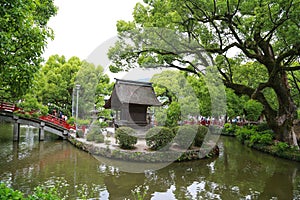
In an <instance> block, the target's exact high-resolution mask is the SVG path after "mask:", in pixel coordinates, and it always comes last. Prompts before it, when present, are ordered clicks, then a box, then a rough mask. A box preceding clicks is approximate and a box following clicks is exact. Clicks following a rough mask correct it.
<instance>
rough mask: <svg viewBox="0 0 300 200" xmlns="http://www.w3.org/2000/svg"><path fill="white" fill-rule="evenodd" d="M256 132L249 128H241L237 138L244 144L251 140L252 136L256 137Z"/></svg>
mask: <svg viewBox="0 0 300 200" xmlns="http://www.w3.org/2000/svg"><path fill="white" fill-rule="evenodd" d="M255 133H256V131H255V130H254V129H249V128H248V127H243V128H240V129H238V130H237V131H236V137H237V139H238V140H239V141H241V142H242V143H244V142H245V141H246V140H249V139H250V137H251V135H254V134H255Z"/></svg>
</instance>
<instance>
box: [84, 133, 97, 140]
mask: <svg viewBox="0 0 300 200" xmlns="http://www.w3.org/2000/svg"><path fill="white" fill-rule="evenodd" d="M95 136H96V135H95V134H94V133H91V132H90V133H88V134H87V135H86V141H95Z"/></svg>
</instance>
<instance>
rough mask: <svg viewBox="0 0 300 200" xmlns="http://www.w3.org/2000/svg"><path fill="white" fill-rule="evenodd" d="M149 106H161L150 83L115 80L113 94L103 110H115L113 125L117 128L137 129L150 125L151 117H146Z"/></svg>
mask: <svg viewBox="0 0 300 200" xmlns="http://www.w3.org/2000/svg"><path fill="white" fill-rule="evenodd" d="M150 106H161V103H160V102H159V101H158V99H157V97H156V95H155V93H154V90H153V87H152V83H150V82H140V81H130V80H122V79H116V83H115V85H114V88H113V92H112V94H111V96H110V98H109V99H108V100H107V101H106V103H105V105H104V108H106V109H113V110H115V112H116V115H115V119H114V120H115V122H114V123H115V125H116V126H117V127H119V126H129V127H132V128H138V127H145V126H147V125H148V124H149V123H150V120H149V119H151V117H150V116H147V110H148V107H150Z"/></svg>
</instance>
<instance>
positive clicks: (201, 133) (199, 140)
mask: <svg viewBox="0 0 300 200" xmlns="http://www.w3.org/2000/svg"><path fill="white" fill-rule="evenodd" d="M196 128H197V134H196V136H195V141H194V145H195V146H196V147H201V146H202V144H203V141H204V138H205V136H206V134H207V132H208V128H207V127H206V126H202V125H200V126H196Z"/></svg>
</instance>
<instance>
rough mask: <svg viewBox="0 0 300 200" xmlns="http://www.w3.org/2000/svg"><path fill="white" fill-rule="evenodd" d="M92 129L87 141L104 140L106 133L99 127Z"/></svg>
mask: <svg viewBox="0 0 300 200" xmlns="http://www.w3.org/2000/svg"><path fill="white" fill-rule="evenodd" d="M90 129H91V130H90V131H89V132H88V134H87V135H86V140H87V141H95V142H96V143H103V142H104V135H103V134H102V131H101V129H100V128H99V127H91V128H90Z"/></svg>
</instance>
